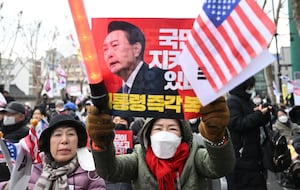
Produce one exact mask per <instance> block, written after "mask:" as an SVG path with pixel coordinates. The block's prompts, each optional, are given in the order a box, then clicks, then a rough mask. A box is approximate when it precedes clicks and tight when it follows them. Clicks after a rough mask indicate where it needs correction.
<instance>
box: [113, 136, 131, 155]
mask: <svg viewBox="0 0 300 190" xmlns="http://www.w3.org/2000/svg"><path fill="white" fill-rule="evenodd" d="M132 135H133V134H132V130H116V131H115V139H114V145H115V149H116V154H126V153H127V150H128V149H133V136H132Z"/></svg>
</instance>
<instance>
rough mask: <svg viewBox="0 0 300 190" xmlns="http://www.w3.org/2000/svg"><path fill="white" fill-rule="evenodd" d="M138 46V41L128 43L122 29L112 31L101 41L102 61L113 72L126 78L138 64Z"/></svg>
mask: <svg viewBox="0 0 300 190" xmlns="http://www.w3.org/2000/svg"><path fill="white" fill-rule="evenodd" d="M139 47H140V44H139V43H135V44H133V45H131V44H130V43H129V41H128V39H127V37H126V33H125V32H124V31H122V30H116V31H112V32H110V33H109V34H108V35H107V36H106V38H105V40H104V43H103V53H104V61H105V62H106V64H107V66H108V68H109V69H110V71H111V72H112V73H113V74H116V75H118V76H120V77H121V78H122V79H123V80H127V79H128V77H129V76H130V74H131V72H132V71H133V70H134V69H135V67H136V65H137V64H138V61H137V57H138V55H139V53H140V48H139Z"/></svg>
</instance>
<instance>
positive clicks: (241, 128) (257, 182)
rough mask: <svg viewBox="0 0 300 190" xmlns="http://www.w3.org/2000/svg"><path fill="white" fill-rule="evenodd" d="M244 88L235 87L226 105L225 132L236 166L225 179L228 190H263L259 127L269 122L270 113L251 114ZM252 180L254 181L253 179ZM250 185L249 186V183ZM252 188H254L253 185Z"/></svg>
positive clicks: (257, 112) (250, 106)
mask: <svg viewBox="0 0 300 190" xmlns="http://www.w3.org/2000/svg"><path fill="white" fill-rule="evenodd" d="M250 96H251V95H250V94H247V93H246V92H245V89H243V88H238V87H236V88H235V89H233V90H231V91H230V95H229V96H228V98H227V105H228V108H229V111H230V121H229V125H228V129H229V131H230V134H231V138H232V143H233V146H234V151H235V157H236V166H235V170H234V172H233V173H232V174H231V175H230V176H227V180H228V183H229V184H234V186H235V187H236V188H229V190H231V189H260V187H263V188H261V189H265V185H266V183H265V179H264V175H263V173H264V172H265V170H264V167H263V165H262V151H261V145H260V127H261V126H264V125H267V124H268V123H269V122H270V119H271V117H270V114H266V115H264V114H263V113H262V112H261V111H254V110H253V109H254V107H255V105H254V103H253V102H252V100H251V98H250ZM252 177H253V178H252ZM251 180H252V181H253V183H250V181H251ZM252 185H253V186H252Z"/></svg>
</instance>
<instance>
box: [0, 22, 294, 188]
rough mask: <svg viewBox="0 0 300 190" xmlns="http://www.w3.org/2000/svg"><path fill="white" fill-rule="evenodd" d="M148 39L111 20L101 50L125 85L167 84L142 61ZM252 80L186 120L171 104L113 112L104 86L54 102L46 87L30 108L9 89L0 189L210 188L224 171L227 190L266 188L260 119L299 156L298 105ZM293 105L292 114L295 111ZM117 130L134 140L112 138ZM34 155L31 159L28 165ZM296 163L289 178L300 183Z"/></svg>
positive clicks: (0, 113) (1, 121)
mask: <svg viewBox="0 0 300 190" xmlns="http://www.w3.org/2000/svg"><path fill="white" fill-rule="evenodd" d="M137 37H138V40H136V39H135V38H137ZM144 41H145V39H144V36H143V34H142V32H141V31H140V30H139V29H138V28H136V27H135V26H133V25H131V24H128V23H126V22H117V21H116V22H112V23H111V24H110V25H109V31H108V35H107V37H106V38H105V41H104V58H105V61H106V62H107V64H108V66H109V67H110V69H111V72H112V73H114V74H117V75H118V76H119V77H121V78H122V87H123V88H120V89H119V91H120V93H121V92H122V93H133V92H134V93H137V94H151V93H158V94H160V93H163V92H161V91H160V90H162V89H161V88H159V89H158V87H162V86H163V84H162V83H161V80H160V78H161V77H162V76H163V75H162V73H161V71H159V73H160V74H158V75H157V76H156V75H153V76H152V75H149V74H146V72H150V71H151V73H152V72H154V70H156V69H149V68H148V65H147V64H146V63H145V62H144V60H143V54H144V52H143V51H144V48H145V44H144ZM124 68H127V69H125V70H122V69H124ZM125 71H126V72H125ZM138 71H141V72H142V71H143V72H144V73H142V74H139V72H138ZM156 74H157V73H156ZM146 76H148V77H149V76H152V77H154V78H150V77H149V78H145V77H146ZM135 77H137V78H138V79H139V81H137V82H135V80H134V78H135ZM154 79H156V80H154ZM255 82H256V81H255V78H254V77H250V78H249V79H247V80H246V81H244V82H242V83H241V84H239V85H238V86H236V87H235V88H234V89H232V90H230V91H229V93H228V95H224V96H220V97H218V98H216V99H215V100H214V101H212V102H211V103H209V104H208V105H205V106H203V107H201V108H200V110H199V113H200V117H199V118H194V119H191V120H189V121H188V120H183V119H176V118H174V117H170V115H172V116H174V113H171V112H165V113H164V114H165V115H164V117H152V118H146V117H140V116H139V117H132V115H126V112H123V111H116V110H113V111H114V112H109V111H108V110H107V109H108V107H107V103H108V102H107V101H106V102H104V103H103V102H100V103H99V99H101V101H104V98H103V97H107V92H106V90H105V89H102V90H103V91H101V90H100V91H97V93H96V94H92V93H91V97H90V99H86V100H84V101H81V102H80V103H75V102H72V101H70V100H68V101H66V100H62V99H58V100H56V101H55V102H52V103H49V99H48V97H47V96H46V95H45V94H44V95H43V96H42V100H41V102H39V103H38V104H37V105H35V106H33V107H32V108H31V107H28V106H27V107H26V106H25V105H24V104H23V103H21V102H19V101H16V100H14V99H11V98H10V100H9V101H7V102H6V104H3V105H2V104H1V106H2V107H1V110H0V131H1V139H0V145H1V147H0V148H1V156H0V170H1V172H0V181H1V182H0V190H1V189H12V188H15V189H16V185H19V186H18V187H20V188H23V189H30V190H46V189H53V190H54V189H63V190H65V189H108V190H115V189H119V190H131V189H142V190H143V189H151V190H152V189H158V190H176V189H177V190H194V189H208V187H209V185H208V183H209V181H210V179H219V178H222V177H225V178H226V181H227V189H228V190H266V189H267V177H268V176H267V169H266V168H265V166H264V164H263V160H262V159H263V154H264V153H263V152H262V149H261V147H262V142H263V139H262V138H263V135H262V130H261V127H262V126H265V125H272V128H273V130H278V131H279V132H280V133H281V134H283V135H285V136H286V138H287V139H288V142H289V145H290V148H291V152H292V153H294V155H293V160H294V162H293V163H296V162H297V161H298V160H299V156H298V154H299V149H300V147H298V146H299V144H300V143H299V139H300V137H299V135H300V130H299V124H300V123H297V122H296V123H294V122H292V121H293V118H295V115H297V114H296V112H295V111H294V112H293V111H292V110H290V109H289V107H283V106H282V105H271V104H266V103H270V102H268V101H267V100H264V101H262V100H261V99H259V98H260V97H259V96H254V94H255ZM93 85H96V84H93ZM126 85H127V88H129V89H127V90H126V92H125V91H124V90H125V87H126ZM91 86H92V85H91ZM91 89H92V88H91ZM93 90H94V89H93ZM140 90H142V91H140ZM91 91H92V90H91ZM123 91H124V92H123ZM148 91H149V92H148ZM150 91H152V92H150ZM93 93H95V92H93ZM170 93H171V92H170ZM172 93H173V92H172ZM97 99H98V102H97ZM100 105H101V106H100ZM149 113H150V112H149ZM288 113H293V114H294V117H293V118H291V119H289V115H290V114H288ZM298 113H299V112H298ZM175 115H176V114H175ZM179 115H182V113H181V114H178V116H179ZM159 116H161V115H159ZM298 118H299V115H298ZM297 121H298V119H297ZM127 132H129V133H127ZM117 137H118V138H119V139H118V140H120V139H130V140H128V142H126V143H125V142H120V141H115V140H116V138H117ZM125 137H126V138H125ZM130 143H131V146H128V147H127V146H126V147H125V148H126V151H123V152H122V151H119V150H118V146H119V145H120V144H130ZM24 144H26V146H27V148H25V149H24ZM28 144H29V145H28ZM33 144H34V145H36V146H34V145H33ZM292 149H293V150H294V151H292ZM21 150H23V152H22V151H21ZM24 151H25V153H24ZM26 151H27V152H26ZM7 152H8V153H7ZM28 155H30V157H31V159H30V161H31V162H30V163H31V164H24V163H23V162H24V161H25V160H26V161H28ZM20 156H23V157H21V159H18V158H20ZM26 156H27V157H26ZM24 158H26V159H24ZM17 166H18V167H17ZM24 169H28V170H26V171H25V172H24V175H23V176H21V178H19V179H20V181H19V182H18V184H16V183H15V181H16V180H15V179H14V178H16V177H17V176H13V175H11V174H14V173H18V172H19V173H20V171H23V170H24ZM299 170H300V169H299ZM299 170H298V173H296V174H295V175H293V176H292V177H291V178H290V186H292V185H294V187H296V186H297V185H300V184H299V182H298V181H300V178H298V177H299V176H298V175H300V174H299V173H300V171H299ZM28 171H29V172H28ZM285 174H289V171H283V172H282V173H280V174H278V176H280V177H281V178H280V179H281V180H280V184H281V185H282V186H288V180H287V178H288V177H284V176H287V175H285ZM20 175H21V174H20ZM297 182H298V183H297ZM18 189H19V188H18Z"/></svg>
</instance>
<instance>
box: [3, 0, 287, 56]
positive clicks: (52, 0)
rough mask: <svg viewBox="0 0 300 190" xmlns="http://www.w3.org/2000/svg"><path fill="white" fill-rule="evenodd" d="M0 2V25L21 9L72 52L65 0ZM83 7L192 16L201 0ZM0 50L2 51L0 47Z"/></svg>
mask: <svg viewBox="0 0 300 190" xmlns="http://www.w3.org/2000/svg"><path fill="white" fill-rule="evenodd" d="M0 2H4V6H3V8H2V9H1V10H0V16H3V17H4V18H3V19H2V20H0V27H3V25H4V26H5V24H7V23H12V22H13V20H16V15H17V14H18V12H19V11H21V10H22V11H23V16H22V23H23V24H26V23H30V22H33V21H34V20H42V22H43V26H44V27H47V28H49V30H51V29H53V28H54V27H57V28H58V30H59V32H60V37H61V39H60V40H59V42H58V45H57V46H58V49H59V50H64V51H66V54H68V53H72V51H74V50H73V49H72V48H71V46H70V47H69V48H67V46H68V45H70V44H68V42H66V40H65V39H66V38H65V36H67V35H68V34H70V33H72V34H73V35H74V36H75V37H76V31H75V29H74V24H73V20H72V16H71V13H70V9H69V4H68V0H0ZM258 2H259V3H260V2H262V1H261V0H258ZM268 2H271V1H268ZM275 2H276V0H275ZM84 6H85V9H86V13H87V16H88V18H97V17H157V18H159V17H164V18H168V17H172V18H196V17H197V15H198V13H199V10H200V8H201V0H126V1H125V0H84ZM269 7H270V8H268V10H267V11H268V12H269V11H271V5H269ZM282 12H283V16H282V17H283V19H281V21H280V24H281V27H280V30H279V31H278V33H279V34H280V35H279V38H278V40H279V45H280V46H289V37H288V35H286V34H288V25H287V21H288V20H287V19H286V17H287V16H285V14H287V8H286V9H285V10H283V11H282ZM269 14H270V12H269ZM270 16H271V15H270ZM284 17H285V18H284ZM89 21H90V20H89ZM0 37H1V34H0ZM1 38H2V37H1ZM1 38H0V39H1ZM44 45H46V44H44ZM274 47H275V46H274V45H273V47H272V48H271V49H270V52H272V53H274V52H275V48H274ZM45 48H47V47H45ZM41 49H43V48H41ZM0 50H1V51H2V49H0ZM44 51H45V49H43V52H42V53H44Z"/></svg>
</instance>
